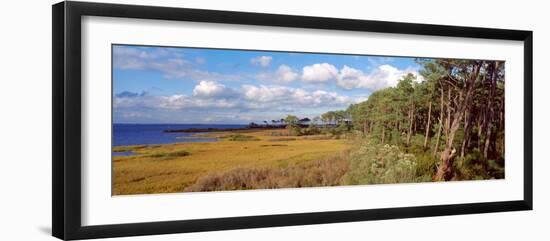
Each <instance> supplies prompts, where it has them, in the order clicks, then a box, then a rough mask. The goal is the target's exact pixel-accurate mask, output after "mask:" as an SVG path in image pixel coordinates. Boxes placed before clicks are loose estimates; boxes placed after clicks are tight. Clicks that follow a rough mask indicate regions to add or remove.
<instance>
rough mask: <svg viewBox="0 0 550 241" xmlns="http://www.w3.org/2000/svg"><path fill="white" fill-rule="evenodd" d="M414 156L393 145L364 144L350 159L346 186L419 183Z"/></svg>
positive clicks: (345, 179)
mask: <svg viewBox="0 0 550 241" xmlns="http://www.w3.org/2000/svg"><path fill="white" fill-rule="evenodd" d="M416 166H417V161H416V158H415V157H414V155H412V154H405V153H403V152H401V151H400V150H399V148H398V147H397V146H393V145H388V144H386V145H376V144H370V142H365V143H364V144H362V145H361V147H360V148H359V149H358V150H357V151H356V152H354V153H352V156H351V158H350V171H349V172H348V173H347V174H346V176H345V177H344V181H345V183H346V184H349V185H355V184H382V183H406V182H416V181H419V179H418V178H417V175H416Z"/></svg>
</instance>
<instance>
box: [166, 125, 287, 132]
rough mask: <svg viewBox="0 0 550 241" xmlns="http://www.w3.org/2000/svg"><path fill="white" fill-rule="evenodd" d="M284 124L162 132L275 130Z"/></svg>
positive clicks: (283, 126)
mask: <svg viewBox="0 0 550 241" xmlns="http://www.w3.org/2000/svg"><path fill="white" fill-rule="evenodd" d="M284 128H286V125H281V126H259V127H250V126H247V127H240V128H215V127H208V128H188V129H167V130H164V131H163V132H167V133H200V132H222V131H246V130H277V129H284Z"/></svg>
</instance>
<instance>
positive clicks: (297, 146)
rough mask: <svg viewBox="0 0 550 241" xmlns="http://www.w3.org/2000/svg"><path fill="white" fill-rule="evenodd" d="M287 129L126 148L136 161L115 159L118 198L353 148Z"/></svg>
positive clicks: (171, 189)
mask: <svg viewBox="0 0 550 241" xmlns="http://www.w3.org/2000/svg"><path fill="white" fill-rule="evenodd" d="M273 132H280V133H281V135H287V134H286V133H285V132H286V130H275V131H274V130H260V131H246V132H230V133H229V132H217V133H206V134H201V135H200V136H204V137H209V138H219V139H218V140H219V141H218V142H202V143H178V144H166V145H154V146H143V145H141V146H127V147H117V148H114V150H115V151H133V152H134V153H136V155H134V156H114V157H113V181H114V183H113V194H114V195H123V194H145V193H168V192H182V191H184V190H185V189H186V188H188V187H190V186H191V185H193V184H195V183H196V182H197V180H198V179H199V178H201V177H206V176H213V175H217V174H220V173H226V172H227V171H230V170H234V169H239V168H256V169H262V168H287V167H292V166H296V165H302V164H304V165H306V164H305V163H307V162H311V161H318V160H322V159H325V158H327V157H330V156H334V155H335V154H338V153H340V152H342V151H345V150H347V149H349V148H350V145H349V144H348V143H346V141H345V140H333V139H327V138H325V137H324V136H318V138H311V137H308V138H305V137H297V136H292V137H289V138H288V139H286V140H281V137H274V136H272V133H273ZM244 133H245V135H246V136H251V137H253V138H249V139H250V141H246V140H244V141H231V140H230V139H231V138H223V137H229V136H231V135H235V134H244Z"/></svg>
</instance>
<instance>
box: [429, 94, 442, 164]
mask: <svg viewBox="0 0 550 241" xmlns="http://www.w3.org/2000/svg"><path fill="white" fill-rule="evenodd" d="M439 101H440V111H439V126H438V128H437V134H436V137H435V147H434V151H433V154H432V155H433V157H435V156H436V155H437V151H439V142H440V139H441V129H442V128H443V118H444V117H445V109H444V106H445V104H444V102H443V89H441V97H440V100H439Z"/></svg>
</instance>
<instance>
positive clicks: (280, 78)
mask: <svg viewBox="0 0 550 241" xmlns="http://www.w3.org/2000/svg"><path fill="white" fill-rule="evenodd" d="M276 74H277V82H282V83H288V82H292V81H294V80H296V79H298V73H296V72H294V70H292V68H290V67H289V66H288V65H284V64H283V65H281V66H279V68H278V69H277V72H276Z"/></svg>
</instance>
